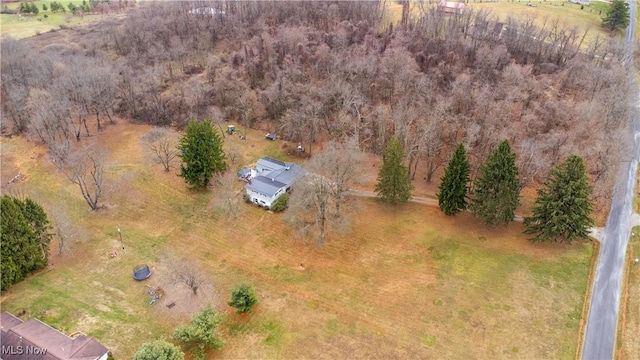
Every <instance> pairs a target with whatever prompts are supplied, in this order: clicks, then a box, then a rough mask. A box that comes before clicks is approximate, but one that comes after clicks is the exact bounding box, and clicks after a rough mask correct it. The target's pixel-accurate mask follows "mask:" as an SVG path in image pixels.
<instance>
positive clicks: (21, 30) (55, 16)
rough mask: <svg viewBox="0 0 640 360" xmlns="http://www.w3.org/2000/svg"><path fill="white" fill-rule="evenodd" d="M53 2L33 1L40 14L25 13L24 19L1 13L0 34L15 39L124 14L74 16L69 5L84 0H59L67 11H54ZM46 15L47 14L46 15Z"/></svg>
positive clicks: (8, 4) (16, 7)
mask: <svg viewBox="0 0 640 360" xmlns="http://www.w3.org/2000/svg"><path fill="white" fill-rule="evenodd" d="M51 2H52V1H51V0H39V1H33V2H32V3H33V4H35V5H36V6H37V7H38V9H39V10H40V12H39V13H38V15H24V16H23V18H22V19H21V18H20V17H19V16H18V15H17V14H15V15H13V14H0V36H2V37H7V36H11V37H13V38H14V39H21V38H25V37H30V36H34V35H37V34H41V33H44V32H47V31H50V30H54V29H59V28H60V27H61V26H77V25H84V24H88V23H91V22H95V21H98V20H102V19H104V18H106V17H108V16H118V15H120V14H122V13H120V14H111V15H98V14H87V15H84V16H82V17H80V16H73V15H72V14H71V13H70V12H69V9H68V5H69V4H70V3H73V4H74V5H76V6H78V5H80V4H82V0H71V1H58V2H60V3H61V4H62V5H63V6H64V7H65V9H66V11H67V12H66V13H65V12H55V13H54V12H52V11H51V7H50V3H51ZM43 4H47V7H48V10H47V11H44V10H42V5H43ZM2 6H3V7H4V6H6V7H7V8H9V9H18V8H19V7H20V3H19V2H14V3H3V4H2ZM45 15H47V16H46V17H45Z"/></svg>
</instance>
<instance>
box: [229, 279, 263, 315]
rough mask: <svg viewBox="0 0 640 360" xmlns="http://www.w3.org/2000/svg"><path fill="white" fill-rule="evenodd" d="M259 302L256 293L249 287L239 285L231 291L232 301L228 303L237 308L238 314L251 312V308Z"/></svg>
mask: <svg viewBox="0 0 640 360" xmlns="http://www.w3.org/2000/svg"><path fill="white" fill-rule="evenodd" d="M257 302H258V297H257V296H256V291H255V290H254V288H253V287H251V286H249V285H245V284H242V285H239V286H237V287H236V288H234V289H233V290H231V300H229V302H228V303H227V304H228V305H229V306H233V307H234V308H236V314H242V313H246V312H251V308H252V307H253V305H255V304H256V303H257Z"/></svg>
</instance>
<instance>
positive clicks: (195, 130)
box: [178, 120, 227, 189]
mask: <svg viewBox="0 0 640 360" xmlns="http://www.w3.org/2000/svg"><path fill="white" fill-rule="evenodd" d="M178 150H179V151H180V155H179V156H180V158H182V164H181V165H180V175H179V176H181V177H183V178H184V180H185V182H186V183H187V184H188V185H189V186H191V187H192V188H194V189H205V188H206V187H207V186H208V185H209V182H210V181H211V178H212V177H213V174H214V173H218V172H222V171H224V170H225V169H226V168H227V164H226V162H225V155H224V150H223V149H222V140H221V139H220V136H219V135H218V133H217V132H216V130H215V129H214V127H213V125H212V124H211V122H210V121H208V120H205V121H201V122H200V121H191V122H189V124H188V125H187V127H186V129H185V134H184V136H183V137H182V138H181V139H180V144H179V145H178Z"/></svg>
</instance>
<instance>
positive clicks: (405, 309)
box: [0, 120, 592, 359]
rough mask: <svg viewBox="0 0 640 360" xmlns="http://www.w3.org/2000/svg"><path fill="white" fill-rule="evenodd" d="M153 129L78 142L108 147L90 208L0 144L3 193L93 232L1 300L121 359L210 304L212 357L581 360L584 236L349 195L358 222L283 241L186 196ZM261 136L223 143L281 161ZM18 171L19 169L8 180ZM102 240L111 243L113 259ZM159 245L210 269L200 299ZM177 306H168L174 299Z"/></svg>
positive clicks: (254, 213) (47, 169) (255, 213)
mask: <svg viewBox="0 0 640 360" xmlns="http://www.w3.org/2000/svg"><path fill="white" fill-rule="evenodd" d="M149 130H150V127H148V126H142V125H131V124H127V123H125V122H124V121H123V120H121V121H120V123H119V124H117V125H112V126H109V127H108V128H106V130H105V131H104V132H103V133H102V134H100V135H94V136H92V137H91V138H90V139H84V140H83V141H89V140H96V141H99V142H100V143H102V144H104V145H105V146H106V147H107V148H108V149H109V150H110V158H109V161H108V167H107V169H108V171H107V173H108V176H107V178H108V180H109V183H110V184H117V186H115V188H114V190H113V191H112V192H111V193H110V194H109V196H108V198H106V199H105V201H104V204H105V207H104V208H103V209H100V210H99V211H97V212H91V211H90V210H89V208H88V206H87V205H86V204H85V203H84V201H83V199H82V198H81V196H80V193H79V191H78V190H77V189H76V188H75V187H74V186H72V185H71V184H70V183H69V182H68V181H67V180H66V179H65V178H64V176H63V175H62V174H60V173H59V172H58V171H56V170H55V167H54V166H53V165H52V164H51V163H50V162H49V161H48V159H47V155H46V152H45V150H44V149H43V148H41V147H40V146H38V144H36V143H33V142H28V141H26V140H25V139H23V138H20V137H13V138H10V139H9V138H2V139H1V140H0V145H1V147H2V159H1V161H2V168H1V170H2V171H1V175H2V176H1V180H2V184H3V185H2V191H3V192H4V193H9V194H14V195H25V196H30V197H31V198H33V199H35V200H36V201H38V202H40V203H41V204H43V206H44V207H45V208H46V209H51V208H52V207H53V206H54V205H57V206H58V208H60V209H63V210H64V211H66V212H67V214H68V216H69V218H71V219H73V221H74V223H75V224H76V225H77V226H78V227H80V228H83V229H85V230H86V232H87V233H88V234H89V236H87V238H86V239H85V240H84V241H82V242H80V243H78V244H75V245H74V246H73V251H71V252H69V253H67V254H64V255H63V256H57V255H52V256H51V258H50V266H49V267H48V268H46V269H45V270H43V271H41V272H39V273H38V274H36V275H34V276H31V277H30V278H28V279H27V280H26V281H24V282H22V283H20V284H17V285H14V286H13V287H12V288H11V289H9V290H8V291H6V292H4V293H3V294H2V298H1V300H0V305H1V306H2V309H3V311H11V312H13V313H20V312H26V313H25V315H24V316H23V317H24V318H30V317H38V318H40V319H42V320H43V321H46V322H48V323H49V324H51V325H52V326H54V327H56V328H58V329H60V330H62V331H65V332H67V333H72V332H75V331H82V332H84V333H86V334H88V335H91V336H95V337H96V338H98V339H99V341H101V342H102V343H104V344H105V345H106V346H108V347H109V348H110V349H111V350H112V353H113V355H114V357H115V358H116V359H129V358H131V357H132V355H133V354H134V353H135V351H136V350H137V349H138V348H139V346H140V345H141V344H142V343H144V342H149V341H152V340H154V339H156V338H160V337H163V338H167V339H170V336H171V333H172V329H173V328H174V327H175V326H176V325H177V324H179V323H184V322H186V321H187V319H188V317H189V315H190V314H192V313H193V312H194V311H196V310H197V309H198V308H200V307H201V306H203V305H204V304H206V303H207V302H211V303H213V304H214V305H215V307H216V308H217V309H218V310H219V311H220V312H221V313H222V314H223V315H224V320H223V323H222V325H221V327H220V331H221V333H222V335H223V337H224V338H225V340H226V342H227V343H226V345H225V346H224V348H223V349H222V350H221V351H220V352H218V353H215V354H211V356H212V357H216V358H227V359H239V358H243V359H244V358H269V359H272V358H284V359H292V358H299V359H307V358H308V359H335V358H349V359H364V358H367V359H369V358H385V359H388V358H481V359H484V358H514V357H515V358H532V359H533V358H554V359H572V358H574V357H575V354H576V348H577V346H578V345H577V344H578V337H579V336H578V331H579V326H580V322H581V319H580V315H581V309H582V307H583V302H584V296H585V291H586V282H587V277H588V271H589V264H590V259H591V254H592V246H591V244H589V243H588V242H584V243H574V244H573V245H559V244H532V243H530V242H528V241H527V240H526V238H525V237H524V236H523V235H522V230H523V228H522V225H521V224H519V223H513V224H511V225H509V226H508V227H497V228H487V227H485V226H482V225H481V224H480V223H479V222H478V221H477V220H476V219H474V218H473V217H472V216H471V215H470V214H468V213H463V214H460V215H457V216H455V217H446V216H444V215H442V213H441V212H440V211H439V210H438V209H437V208H432V207H428V206H424V205H419V204H407V205H405V206H398V207H392V206H386V205H383V204H380V203H378V202H376V201H375V200H371V199H358V200H356V201H355V204H354V205H353V206H354V207H356V209H357V212H356V214H355V215H354V217H353V228H352V231H350V232H349V233H346V234H337V233H329V234H328V236H329V237H328V242H327V244H326V245H325V246H323V247H317V246H316V245H314V242H313V241H312V240H305V239H299V238H296V237H295V236H293V231H292V229H291V228H290V226H289V225H288V224H287V223H285V222H284V221H283V219H282V216H281V215H279V214H273V213H270V212H265V211H264V210H261V209H258V208H255V207H252V206H249V205H246V204H241V209H242V211H241V214H240V217H239V218H238V219H237V220H230V219H229V217H228V216H227V215H226V214H225V213H224V211H222V210H221V209H219V208H216V207H215V206H213V205H212V203H213V202H212V197H213V196H214V194H215V189H213V190H212V191H210V192H203V193H194V192H192V191H189V190H187V189H186V186H185V184H184V182H183V180H182V179H181V178H179V177H177V176H176V171H173V172H172V173H164V172H163V171H162V169H161V168H160V166H159V165H155V166H152V165H150V164H149V162H148V160H147V159H146V155H145V153H146V152H145V149H144V146H143V143H142V141H140V139H141V137H142V136H143V135H144V134H145V133H146V132H147V131H149ZM262 136H263V133H262V132H258V131H252V130H250V131H249V133H248V140H247V141H240V140H238V138H237V137H227V139H226V143H227V145H228V144H231V143H236V144H237V145H238V146H241V147H242V148H243V149H244V150H245V162H246V163H250V162H251V161H254V160H256V159H257V158H259V157H261V156H264V155H271V156H278V157H282V154H281V153H280V146H281V142H280V141H276V142H269V141H266V140H263V139H262ZM376 169H377V167H373V166H372V164H371V163H367V164H365V165H363V166H362V169H361V171H362V174H363V176H362V177H361V180H360V184H359V185H358V186H360V187H363V188H366V187H369V188H371V186H372V185H373V183H372V182H371V181H373V180H371V179H374V180H375V174H376V172H377V170H376ZM18 172H20V173H22V174H23V175H25V178H24V179H23V180H21V181H19V182H17V183H14V184H12V185H10V186H9V185H6V184H7V181H8V180H9V179H11V178H12V177H13V176H15V174H17V173H18ZM419 178H420V179H421V177H419ZM416 182H417V183H418V182H419V183H422V182H423V181H422V180H420V181H418V180H417V181H416ZM424 191H426V190H424ZM117 225H119V226H120V227H121V229H122V235H123V240H124V245H125V250H124V251H122V249H121V244H120V241H119V239H118V234H117V231H116V226H117ZM52 248H56V245H55V244H52ZM112 249H119V255H118V256H117V257H116V258H113V259H111V258H109V257H108V252H109V251H110V250H112ZM168 254H172V256H174V257H187V258H189V259H193V262H194V263H197V264H200V265H199V266H200V268H201V269H202V270H203V271H204V272H206V274H207V275H208V284H207V286H206V287H205V289H204V291H202V292H201V293H200V294H199V295H198V296H196V297H194V296H193V295H191V294H190V293H189V291H188V290H187V289H185V288H184V287H182V286H180V285H177V284H173V283H172V282H171V281H169V280H168V279H169V278H170V276H169V274H168V269H167V266H166V264H165V260H166V258H167V256H168ZM139 263H147V264H149V265H150V266H151V267H152V269H153V270H154V274H153V275H152V276H151V278H149V279H148V280H147V281H145V282H144V283H139V282H135V281H134V280H133V279H132V278H131V270H132V268H133V267H134V266H135V265H137V264H139ZM300 264H304V267H301V266H300ZM239 282H247V283H250V284H253V285H254V286H255V287H256V289H257V292H258V294H259V302H258V305H257V306H256V308H255V309H254V311H253V313H252V314H250V315H248V316H238V315H235V314H234V313H233V311H232V310H233V309H232V308H230V307H229V306H227V305H226V304H225V303H226V301H227V300H228V297H229V294H230V290H231V288H232V287H233V286H235V285H236V284H237V283H239ZM145 285H150V286H163V287H164V289H165V291H166V296H165V297H164V298H163V299H161V300H160V301H159V302H158V303H156V304H154V305H149V303H148V302H149V297H148V295H146V293H145ZM171 301H175V302H176V306H175V307H174V308H172V309H168V308H167V307H166V306H165V305H166V304H167V303H168V302H171Z"/></svg>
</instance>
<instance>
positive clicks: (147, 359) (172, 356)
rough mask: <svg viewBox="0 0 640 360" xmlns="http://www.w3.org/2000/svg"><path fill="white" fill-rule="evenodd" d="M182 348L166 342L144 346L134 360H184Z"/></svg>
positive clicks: (158, 341) (159, 341) (161, 341)
mask: <svg viewBox="0 0 640 360" xmlns="http://www.w3.org/2000/svg"><path fill="white" fill-rule="evenodd" d="M183 359H184V353H183V352H182V351H180V348H179V347H177V346H175V345H173V344H172V343H170V342H166V341H164V340H156V341H154V342H150V343H145V344H142V346H141V347H140V349H139V350H138V352H136V354H135V355H134V356H133V360H183Z"/></svg>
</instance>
